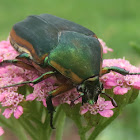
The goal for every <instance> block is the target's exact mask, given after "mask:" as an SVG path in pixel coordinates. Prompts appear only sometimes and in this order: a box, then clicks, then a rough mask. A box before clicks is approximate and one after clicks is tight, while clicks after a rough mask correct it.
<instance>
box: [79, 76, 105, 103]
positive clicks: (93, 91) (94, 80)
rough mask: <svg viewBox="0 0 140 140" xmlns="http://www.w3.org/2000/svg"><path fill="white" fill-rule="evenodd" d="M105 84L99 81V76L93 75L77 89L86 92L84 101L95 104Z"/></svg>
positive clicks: (83, 97)
mask: <svg viewBox="0 0 140 140" xmlns="http://www.w3.org/2000/svg"><path fill="white" fill-rule="evenodd" d="M102 90H103V84H102V83H101V82H100V81H99V76H95V77H91V78H88V79H87V80H85V81H84V82H83V83H82V84H80V85H78V86H77V91H79V92H82V93H84V95H83V96H82V102H83V103H90V104H94V102H97V99H98V95H99V94H100V93H102Z"/></svg>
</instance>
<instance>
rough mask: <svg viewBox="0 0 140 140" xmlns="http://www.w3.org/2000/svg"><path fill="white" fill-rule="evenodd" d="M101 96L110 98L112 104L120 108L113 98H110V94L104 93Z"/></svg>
mask: <svg viewBox="0 0 140 140" xmlns="http://www.w3.org/2000/svg"><path fill="white" fill-rule="evenodd" d="M101 94H104V95H105V96H106V97H108V98H109V99H110V100H111V102H112V104H113V106H114V107H118V105H117V103H116V101H115V100H114V99H113V98H112V97H110V96H109V95H108V94H106V93H105V92H102V93H101Z"/></svg>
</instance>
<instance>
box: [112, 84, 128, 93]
mask: <svg viewBox="0 0 140 140" xmlns="http://www.w3.org/2000/svg"><path fill="white" fill-rule="evenodd" d="M128 90H129V88H124V87H120V86H117V87H115V88H114V89H113V92H114V93H115V94H120V95H123V94H125V93H127V92H128Z"/></svg>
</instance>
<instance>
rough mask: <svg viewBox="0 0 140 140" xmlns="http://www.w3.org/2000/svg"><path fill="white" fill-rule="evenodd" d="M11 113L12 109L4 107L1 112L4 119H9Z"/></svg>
mask: <svg viewBox="0 0 140 140" xmlns="http://www.w3.org/2000/svg"><path fill="white" fill-rule="evenodd" d="M12 113H13V110H12V109H10V108H6V109H5V110H4V112H3V113H2V115H3V116H5V118H6V119H9V118H10V117H11V115H12Z"/></svg>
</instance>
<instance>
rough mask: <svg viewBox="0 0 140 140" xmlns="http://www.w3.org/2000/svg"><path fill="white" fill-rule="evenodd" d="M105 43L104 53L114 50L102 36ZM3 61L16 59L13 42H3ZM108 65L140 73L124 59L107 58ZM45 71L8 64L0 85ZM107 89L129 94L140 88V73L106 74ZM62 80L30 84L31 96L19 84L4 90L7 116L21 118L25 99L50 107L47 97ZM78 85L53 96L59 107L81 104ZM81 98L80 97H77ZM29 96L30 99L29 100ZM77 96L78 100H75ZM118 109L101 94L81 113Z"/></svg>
mask: <svg viewBox="0 0 140 140" xmlns="http://www.w3.org/2000/svg"><path fill="white" fill-rule="evenodd" d="M99 41H100V42H101V44H102V46H103V49H104V53H106V52H107V51H112V49H110V48H108V47H107V46H106V44H105V43H104V42H103V41H102V40H100V39H99ZM0 50H1V51H0V62H2V61H3V60H9V59H15V57H16V56H17V55H18V53H17V52H16V51H15V50H14V49H13V47H12V46H11V45H10V43H9V41H2V42H0ZM105 66H118V67H121V68H124V69H126V70H129V71H130V72H140V69H138V68H136V67H134V66H132V65H131V64H130V63H129V62H128V61H126V60H124V59H108V60H107V59H106V60H104V61H103V67H105ZM40 75H41V73H39V72H38V71H37V70H36V69H35V70H32V71H31V70H25V69H22V68H19V67H16V66H14V65H4V66H2V67H0V87H3V86H6V85H11V84H15V83H19V82H22V81H31V80H34V79H36V78H37V77H39V76H40ZM100 80H101V82H102V83H103V85H104V87H105V88H106V89H111V88H113V89H114V93H115V94H125V93H126V92H127V91H128V90H130V89H131V88H132V87H134V88H137V89H139V88H140V86H139V85H140V76H139V75H135V76H134V75H128V76H122V75H121V74H118V73H115V72H110V73H108V74H105V75H104V76H102V77H101V78H100ZM57 82H58V81H57V80H56V78H55V77H51V78H48V79H46V80H44V81H42V82H40V83H38V84H36V85H32V84H30V86H32V87H33V88H34V90H33V93H30V94H28V95H22V94H21V93H18V87H16V86H15V87H10V88H5V89H0V104H1V106H2V107H5V108H6V109H5V110H4V112H3V115H4V116H5V117H6V118H10V117H11V115H12V114H14V117H15V118H19V117H20V116H21V115H22V114H23V107H22V106H21V105H23V104H22V102H27V101H33V100H36V101H41V102H42V103H43V105H44V106H45V107H46V106H47V105H46V98H47V96H48V93H49V92H50V91H52V90H54V89H56V88H57V86H56V85H58V83H57ZM79 95H80V94H79V93H78V92H77V90H76V88H73V89H72V90H70V91H67V92H65V93H63V94H60V95H59V96H56V97H55V98H53V100H52V101H53V105H54V106H58V105H59V104H64V103H67V104H71V103H72V102H73V101H74V104H78V103H81V98H78V97H79ZM77 98H78V99H77ZM25 99H26V100H25ZM75 99H77V100H75ZM112 108H114V107H113V106H112V104H111V102H110V101H105V100H104V99H103V98H101V97H99V99H98V101H97V103H96V104H94V105H90V104H88V103H86V104H84V105H83V106H82V107H81V111H80V113H81V114H85V113H86V112H87V111H89V112H90V113H91V114H93V115H96V114H97V113H99V114H100V115H101V116H104V117H110V116H112V115H113V111H112V110H111V109H112Z"/></svg>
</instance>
